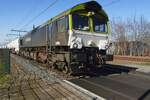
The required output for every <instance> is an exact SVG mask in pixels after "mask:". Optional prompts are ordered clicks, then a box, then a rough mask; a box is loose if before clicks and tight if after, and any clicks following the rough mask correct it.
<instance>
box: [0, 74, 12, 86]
mask: <svg viewBox="0 0 150 100" xmlns="http://www.w3.org/2000/svg"><path fill="white" fill-rule="evenodd" d="M9 82H10V75H9V74H0V87H5V86H6V85H7V84H8V83H9Z"/></svg>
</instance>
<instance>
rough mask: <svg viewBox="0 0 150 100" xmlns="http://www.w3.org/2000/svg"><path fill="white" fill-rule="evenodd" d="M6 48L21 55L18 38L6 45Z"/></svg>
mask: <svg viewBox="0 0 150 100" xmlns="http://www.w3.org/2000/svg"><path fill="white" fill-rule="evenodd" d="M5 48H8V49H10V50H11V53H14V54H19V38H16V39H14V40H12V41H10V42H9V43H7V44H6V46H5Z"/></svg>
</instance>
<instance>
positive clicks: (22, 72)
mask: <svg viewBox="0 0 150 100" xmlns="http://www.w3.org/2000/svg"><path fill="white" fill-rule="evenodd" d="M19 60H20V59H19ZM19 60H18V58H16V59H12V62H13V63H12V66H13V67H12V68H11V74H12V77H11V80H10V83H9V85H8V87H4V88H0V100H6V99H7V100H55V99H58V100H62V99H64V100H91V99H93V96H91V95H88V94H85V93H83V92H81V91H77V90H76V89H75V88H74V87H71V86H69V85H68V84H65V82H60V81H59V79H58V77H57V76H56V75H55V74H54V73H50V75H48V73H46V72H45V70H44V69H39V70H38V69H36V68H34V66H32V65H30V66H29V65H28V67H27V66H26V68H25V66H24V63H23V61H24V62H25V63H26V61H25V60H23V59H22V60H23V61H22V60H20V63H18V61H19ZM20 64H22V66H21V65H20ZM26 64H27V63H26ZM23 66H24V67H23ZM52 75H54V77H52ZM48 77H49V79H48ZM63 79H65V78H64V77H63V78H62V77H61V78H60V80H63Z"/></svg>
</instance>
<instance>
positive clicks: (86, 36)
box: [19, 1, 113, 73]
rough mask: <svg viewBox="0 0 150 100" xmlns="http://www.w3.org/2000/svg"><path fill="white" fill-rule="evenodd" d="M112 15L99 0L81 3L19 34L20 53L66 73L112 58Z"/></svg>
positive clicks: (96, 65)
mask: <svg viewBox="0 0 150 100" xmlns="http://www.w3.org/2000/svg"><path fill="white" fill-rule="evenodd" d="M109 34H110V26H109V17H108V15H107V14H106V12H105V11H104V9H103V8H102V6H101V5H100V4H99V3H98V2H96V1H88V2H85V3H81V4H78V5H76V6H74V7H72V8H70V9H68V10H66V11H64V12H62V13H60V14H59V15H57V16H55V17H53V18H51V19H49V20H48V21H46V22H45V23H43V24H41V25H39V26H37V27H34V28H33V30H31V31H30V32H28V33H27V34H25V35H24V36H22V37H20V39H19V55H20V56H24V57H26V58H29V59H33V60H36V61H38V62H42V63H45V64H47V65H48V67H50V68H52V69H58V70H61V71H63V72H64V73H76V72H78V71H79V70H80V69H87V68H90V67H99V66H100V65H103V64H105V63H106V61H111V60H113V55H111V54H108V53H107V50H108V48H109V47H110V46H111V43H110V41H109V38H108V36H109Z"/></svg>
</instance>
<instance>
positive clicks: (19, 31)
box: [8, 29, 28, 37]
mask: <svg viewBox="0 0 150 100" xmlns="http://www.w3.org/2000/svg"><path fill="white" fill-rule="evenodd" d="M11 31H12V32H18V33H19V34H18V36H19V37H21V35H20V33H21V32H28V31H24V30H14V29H12V30H11ZM8 35H16V36H17V34H8Z"/></svg>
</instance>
